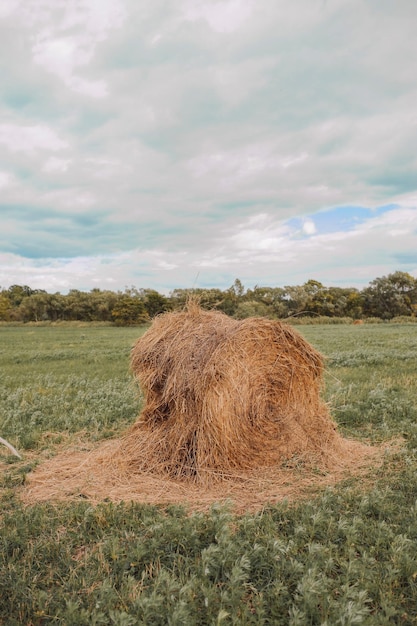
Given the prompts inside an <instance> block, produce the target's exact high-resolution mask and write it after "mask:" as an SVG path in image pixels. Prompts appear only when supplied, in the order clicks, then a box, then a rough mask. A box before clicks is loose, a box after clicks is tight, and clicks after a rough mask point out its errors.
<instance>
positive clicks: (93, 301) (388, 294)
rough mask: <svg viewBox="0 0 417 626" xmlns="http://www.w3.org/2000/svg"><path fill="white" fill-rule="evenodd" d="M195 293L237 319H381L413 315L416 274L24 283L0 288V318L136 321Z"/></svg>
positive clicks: (204, 303) (416, 310)
mask: <svg viewBox="0 0 417 626" xmlns="http://www.w3.org/2000/svg"><path fill="white" fill-rule="evenodd" d="M190 296H195V297H197V298H198V299H199V301H200V304H201V306H202V307H203V308H205V309H216V310H219V311H223V312H224V313H226V314H227V315H230V316H233V317H235V318H237V319H243V318H245V317H250V316H254V315H255V316H267V317H271V318H281V319H282V318H288V317H291V316H303V315H306V316H326V317H339V318H341V317H349V318H353V319H362V318H369V317H378V318H381V319H384V320H389V319H392V318H393V317H397V316H416V315H417V279H416V278H414V277H413V276H411V274H408V273H407V272H400V271H397V272H394V273H392V274H389V275H388V276H382V277H380V278H375V280H372V281H371V282H370V283H369V285H368V286H367V287H365V288H363V289H361V290H358V289H355V288H353V287H326V286H324V285H323V284H322V283H320V282H318V281H317V280H308V281H307V282H306V283H304V284H303V285H296V286H286V287H260V286H255V287H254V288H253V289H245V287H244V286H243V285H242V282H241V281H240V280H239V279H238V278H237V279H236V280H235V281H234V283H233V285H232V286H231V287H229V288H228V289H225V290H221V289H216V288H211V289H202V288H200V289H174V290H173V291H172V292H171V293H170V294H169V295H168V296H165V295H163V294H160V293H159V292H158V291H156V290H154V289H137V288H136V287H130V288H126V289H125V290H124V291H117V292H114V291H108V290H102V289H92V290H91V291H89V292H85V291H80V290H78V289H71V290H70V291H69V292H68V294H65V295H63V294H61V293H59V292H57V293H48V292H47V291H45V290H43V289H31V288H30V287H28V286H27V285H12V286H11V287H8V288H7V289H1V288H0V320H1V321H5V322H45V321H50V322H58V321H87V322H111V323H114V324H116V325H119V326H125V325H133V324H142V323H146V322H148V321H149V320H151V319H152V318H153V317H154V316H155V315H158V314H160V313H164V312H165V311H172V310H178V309H181V308H182V307H184V305H185V303H186V301H187V299H188V298H189V297H190Z"/></svg>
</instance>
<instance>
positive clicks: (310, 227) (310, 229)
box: [303, 220, 317, 235]
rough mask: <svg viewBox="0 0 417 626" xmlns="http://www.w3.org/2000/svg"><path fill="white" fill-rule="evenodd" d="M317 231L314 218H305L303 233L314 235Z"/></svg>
mask: <svg viewBox="0 0 417 626" xmlns="http://www.w3.org/2000/svg"><path fill="white" fill-rule="evenodd" d="M316 232H317V231H316V225H315V223H314V222H313V220H304V222H303V233H305V234H306V235H314V234H315V233H316Z"/></svg>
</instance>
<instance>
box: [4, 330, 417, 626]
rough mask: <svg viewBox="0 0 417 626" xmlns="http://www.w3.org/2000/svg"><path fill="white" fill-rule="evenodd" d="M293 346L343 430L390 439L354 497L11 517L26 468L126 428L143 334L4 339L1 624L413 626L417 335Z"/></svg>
mask: <svg viewBox="0 0 417 626" xmlns="http://www.w3.org/2000/svg"><path fill="white" fill-rule="evenodd" d="M300 331H301V332H302V333H303V334H304V335H305V336H306V337H307V339H308V340H309V341H311V342H312V343H313V345H315V346H316V347H317V348H318V349H320V350H321V351H322V352H324V353H325V354H326V355H327V357H328V360H327V373H326V391H325V396H326V398H327V400H328V401H329V402H331V405H332V413H333V414H334V416H335V418H336V419H337V421H338V423H339V425H340V428H341V430H342V431H343V432H344V433H345V434H348V435H349V436H353V437H357V438H360V439H365V438H366V439H370V440H373V441H382V440H386V439H390V438H392V437H398V436H403V437H404V438H405V441H406V444H405V447H404V449H403V450H402V451H401V452H399V453H398V454H396V455H395V456H394V457H392V458H391V457H390V458H387V460H386V462H385V464H384V466H383V467H382V468H381V469H378V470H376V471H375V472H374V475H373V476H372V477H371V478H370V479H368V480H367V481H365V482H364V483H362V482H361V481H360V480H356V479H350V480H347V481H345V482H344V483H343V484H341V485H339V486H337V487H335V488H332V489H327V490H325V491H323V492H321V493H319V494H317V495H316V496H315V497H314V498H313V497H312V498H311V500H309V501H303V502H302V503H291V502H284V503H282V504H279V505H274V506H268V505H267V504H266V506H265V508H264V509H263V510H262V511H260V512H259V513H258V514H248V515H243V516H235V515H233V514H232V513H231V512H230V511H229V510H228V509H227V507H216V506H215V507H213V509H212V510H211V511H210V513H206V514H203V513H193V514H189V513H188V512H187V511H186V510H184V509H183V508H181V507H177V506H170V507H164V508H163V507H152V506H148V505H140V504H131V503H122V504H119V505H114V504H112V503H111V502H103V503H102V504H100V505H99V506H97V507H92V506H91V505H90V503H89V502H87V501H80V502H79V503H76V504H74V503H72V504H71V505H65V504H59V505H58V504H55V505H54V504H39V505H36V506H33V507H28V508H24V507H23V506H22V505H21V504H20V502H19V497H18V494H19V487H20V485H21V484H22V483H23V482H24V480H25V475H26V474H27V472H28V471H30V468H31V467H32V466H33V463H34V462H36V457H37V455H38V454H41V453H45V450H47V448H48V446H51V445H52V446H53V445H55V444H56V443H59V441H60V438H63V439H65V441H71V439H72V438H74V439H76V438H77V437H82V438H83V439H84V438H85V439H93V440H96V439H100V438H104V437H108V436H111V435H113V434H117V433H118V432H120V431H121V430H123V429H124V428H125V427H126V425H127V424H128V423H130V422H132V421H133V420H134V419H135V416H136V415H137V413H138V410H139V406H140V398H139V397H138V390H137V388H136V387H135V385H134V384H133V382H132V378H131V376H130V374H129V371H128V363H129V350H130V347H131V345H132V343H133V341H134V340H135V339H136V337H137V336H138V335H139V334H140V332H141V331H140V329H138V328H127V329H126V328H125V329H123V328H110V327H108V328H106V327H94V326H92V327H89V328H74V327H5V326H3V327H1V328H0V342H1V355H0V372H1V374H0V376H1V379H0V383H1V387H0V435H1V436H2V437H5V438H6V439H8V440H9V441H10V442H11V443H13V445H15V446H16V447H17V448H18V449H19V450H20V451H21V452H22V456H23V459H22V461H18V460H15V459H14V458H13V457H11V456H10V455H9V453H8V452H7V450H6V449H5V448H4V449H0V462H2V465H0V468H2V469H0V471H1V472H2V474H1V475H0V498H1V499H0V507H1V508H0V542H1V543H0V624H4V625H7V626H13V625H16V626H17V625H19V626H20V625H21V624H25V625H43V624H61V625H65V626H66V625H74V626H75V625H76V626H82V625H84V624H85V625H90V624H103V625H104V624H106V625H107V624H109V625H110V624H116V625H120V626H121V625H135V624H143V625H161V626H162V625H166V624H169V625H172V626H174V625H184V624H186V625H188V624H191V625H193V624H196V625H199V624H201V625H205V624H209V625H216V624H223V625H229V624H242V625H246V624H249V625H250V624H258V625H261V624H262V625H267V624H268V625H274V624H277V625H280V624H282V625H287V624H290V625H291V626H296V625H302V626H304V625H313V624H314V625H316V624H317V625H322V626H334V625H335V626H336V625H341V626H345V625H346V626H348V625H351V624H352V625H353V624H365V625H374V626H383V625H385V624H386V625H390V624H417V426H416V424H417V384H416V383H417V367H416V365H417V332H416V330H415V327H414V325H411V324H410V325H400V324H398V325H388V324H387V325H385V324H378V325H372V326H371V325H365V326H360V327H354V326H343V325H342V326H338V325H337V326H336V325H335V326H305V327H300ZM51 433H52V434H53V436H51ZM80 433H81V434H80ZM51 441H52V444H51Z"/></svg>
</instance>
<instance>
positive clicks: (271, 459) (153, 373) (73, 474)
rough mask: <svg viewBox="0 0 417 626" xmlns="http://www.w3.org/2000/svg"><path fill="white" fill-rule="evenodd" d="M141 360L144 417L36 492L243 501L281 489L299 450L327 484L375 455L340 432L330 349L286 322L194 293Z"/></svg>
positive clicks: (37, 476)
mask: <svg viewBox="0 0 417 626" xmlns="http://www.w3.org/2000/svg"><path fill="white" fill-rule="evenodd" d="M131 367H132V371H133V373H134V375H135V377H136V378H137V380H138V382H139V384H140V387H141V389H142V391H143V394H144V396H145V405H144V408H143V410H142V413H141V415H140V416H139V418H138V420H137V422H136V423H135V424H134V425H133V426H132V427H131V429H130V430H129V431H128V432H127V433H126V434H125V435H124V436H123V437H122V438H121V439H118V440H114V441H112V442H107V443H105V444H102V446H101V447H100V448H98V449H96V450H93V451H92V452H90V453H89V454H85V453H81V456H80V453H78V454H73V455H71V454H67V455H63V456H62V457H57V458H55V459H52V460H51V461H49V463H46V464H44V466H41V467H40V468H39V469H38V470H37V471H36V472H35V473H34V475H33V477H32V479H31V480H30V482H29V491H28V492H27V498H28V499H29V500H31V501H33V500H34V499H44V498H60V496H62V495H64V494H65V496H66V497H74V496H76V495H77V494H79V493H80V492H82V493H83V494H84V495H87V496H88V497H92V498H93V499H94V498H97V494H101V497H110V498H111V499H115V500H117V499H134V500H138V499H139V500H143V501H156V502H164V501H175V500H184V499H185V500H190V499H191V500H194V501H200V502H202V501H205V500H207V498H208V500H212V499H219V497H220V499H221V495H223V496H226V497H228V494H229V496H230V497H232V499H234V500H239V499H242V491H244V490H246V493H247V497H249V498H252V500H251V501H254V500H256V501H258V500H259V498H261V499H262V497H264V498H268V499H276V498H278V499H279V494H280V493H282V485H283V484H285V485H287V486H288V481H290V483H291V478H289V474H288V472H290V475H291V476H294V471H295V470H294V468H293V469H291V463H293V462H294V459H298V461H300V460H301V465H300V463H298V465H297V464H296V466H294V467H298V470H299V467H300V466H302V468H303V470H304V472H306V471H307V472H308V471H309V470H310V472H311V470H312V468H317V467H320V468H321V472H322V476H327V477H328V478H327V481H326V480H325V481H324V482H325V483H326V484H328V483H332V482H334V480H335V478H334V477H335V476H339V478H340V476H341V472H342V473H343V472H344V471H345V470H346V469H349V468H350V469H352V468H356V469H358V468H359V467H360V466H361V464H363V463H365V465H366V459H367V458H368V459H371V458H372V457H375V450H374V449H372V448H370V447H368V446H365V445H363V444H359V443H355V442H351V441H346V440H344V439H342V437H341V436H340V435H339V434H338V433H337V431H336V427H335V424H334V422H333V420H332V418H331V416H330V414H329V410H328V407H327V405H326V404H325V403H324V402H323V401H322V400H321V398H320V392H321V387H322V375H323V358H322V356H321V355H320V353H319V352H317V351H316V350H315V349H314V348H313V347H312V346H311V345H310V344H309V343H308V342H307V341H306V340H305V339H304V338H303V337H302V336H301V335H300V334H299V333H298V332H297V331H296V330H295V329H294V328H292V327H291V326H288V325H286V324H283V323H281V322H278V321H271V320H267V319H264V318H248V319H245V320H241V321H237V320H234V319H232V318H230V317H228V316H226V315H224V314H223V313H220V312H217V311H204V310H202V309H201V308H200V307H199V306H198V304H197V303H196V302H193V301H190V302H189V303H188V305H187V307H186V309H185V310H184V311H180V312H174V313H166V314H163V315H161V316H159V317H157V318H156V319H155V320H154V322H153V324H152V326H151V327H150V328H149V330H148V331H147V332H146V333H145V334H144V335H143V336H142V337H141V338H140V339H139V340H138V341H137V342H136V344H135V346H134V347H133V350H132V358H131ZM289 460H290V463H289V464H288V461H289ZM285 463H287V466H286V467H285V469H284V468H283V464H285ZM298 470H297V471H298ZM297 471H296V472H295V473H296V474H297ZM316 476H317V474H316ZM298 480H299V482H300V484H301V483H303V484H304V483H306V481H307V483H306V484H310V480H311V477H310V476H309V475H308V474H307V476H304V481H303V480H302V479H301V477H300V473H299V471H298ZM316 482H317V481H316ZM318 482H320V481H318ZM321 482H323V481H321ZM262 485H263V486H262ZM291 487H292V488H293V485H292V486H291ZM284 491H285V490H284ZM204 493H205V495H204ZM238 493H240V496H239V495H238ZM244 499H245V498H244ZM246 499H247V498H246Z"/></svg>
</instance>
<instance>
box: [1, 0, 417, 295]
mask: <svg viewBox="0 0 417 626" xmlns="http://www.w3.org/2000/svg"><path fill="white" fill-rule="evenodd" d="M416 23H417V4H416V2H415V0H395V2H393V1H392V0H293V1H292V2H288V0H274V2H271V0H2V1H1V3H0V286H1V287H2V288H8V287H9V286H10V285H13V284H20V285H28V286H30V287H31V288H33V289H45V290H47V291H49V292H56V291H59V292H61V293H66V292H68V290H70V289H81V290H87V291H88V290H90V289H93V288H100V289H110V290H112V291H118V290H124V289H125V288H126V287H131V286H135V287H137V288H151V289H156V290H158V291H159V292H161V293H167V294H168V293H170V291H171V290H173V289H175V288H193V287H200V288H210V287H217V288H220V289H226V288H228V287H229V286H231V285H232V284H233V282H234V280H235V278H239V279H240V280H241V281H242V283H243V285H244V286H245V287H247V288H252V287H253V286H255V285H258V286H271V287H274V286H285V285H299V284H303V283H304V282H306V281H307V280H309V279H314V280H318V281H320V282H322V283H323V284H325V285H327V286H341V287H343V286H350V287H357V288H361V287H364V286H366V285H367V284H369V282H370V281H371V280H373V279H375V278H377V277H381V276H385V275H387V274H390V273H392V272H394V271H405V272H409V273H410V274H412V275H413V276H415V277H417V79H416V77H417V37H416Z"/></svg>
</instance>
